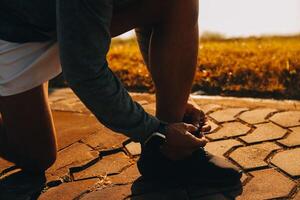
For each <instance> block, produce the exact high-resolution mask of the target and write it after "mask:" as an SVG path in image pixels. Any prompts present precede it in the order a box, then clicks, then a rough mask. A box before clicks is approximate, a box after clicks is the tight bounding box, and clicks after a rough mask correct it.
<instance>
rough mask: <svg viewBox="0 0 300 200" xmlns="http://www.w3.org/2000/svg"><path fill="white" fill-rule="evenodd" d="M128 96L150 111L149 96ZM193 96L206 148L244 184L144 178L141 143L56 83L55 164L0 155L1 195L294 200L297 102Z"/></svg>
mask: <svg viewBox="0 0 300 200" xmlns="http://www.w3.org/2000/svg"><path fill="white" fill-rule="evenodd" d="M132 96H133V97H134V99H135V100H136V101H138V102H139V103H140V104H142V105H143V106H144V108H145V109H146V110H147V111H148V112H150V113H154V112H155V99H154V97H153V96H152V95H148V94H132ZM193 100H194V102H195V103H197V104H198V105H199V106H200V107H201V108H202V109H203V110H204V111H205V112H206V114H207V115H208V117H209V120H210V124H211V125H212V127H213V129H212V132H211V133H209V134H207V137H208V138H209V140H210V143H209V144H208V145H207V147H206V149H207V150H208V151H210V152H211V153H214V154H216V155H219V156H224V157H225V158H227V159H229V160H230V161H231V162H233V163H234V164H235V165H237V166H238V167H240V168H242V169H243V170H244V171H245V173H244V176H243V177H242V180H241V181H242V183H243V188H240V187H223V188H214V187H205V186H197V185H189V184H188V183H173V184H162V183H151V182H146V181H143V180H142V179H141V178H140V174H139V172H138V170H137V166H136V161H137V159H138V156H139V154H140V150H141V148H140V145H139V144H138V143H133V142H130V140H129V139H128V138H126V137H125V136H123V135H120V134H116V133H113V132H112V131H110V130H109V129H107V128H105V127H104V126H102V125H101V124H99V123H98V122H97V120H96V119H95V118H94V117H93V116H92V115H91V114H90V112H89V111H88V110H87V109H86V108H85V107H84V106H83V105H82V104H81V103H80V101H79V100H78V99H77V98H76V97H75V95H74V94H73V93H72V92H71V91H70V90H68V89H62V90H55V91H53V92H52V93H51V95H50V101H51V108H52V110H53V114H54V121H55V124H56V129H57V137H58V147H59V152H58V159H57V161H56V163H55V164H54V165H53V166H52V167H51V168H50V169H48V170H47V172H46V177H45V178H44V177H38V176H33V175H28V174H25V173H23V172H22V171H21V170H20V169H18V168H16V167H14V166H13V164H12V163H9V162H7V161H5V160H3V159H1V158H0V199H1V200H11V199H12V200H15V199H16V200H23V199H24V200H30V199H40V200H69V199H70V200H71V199H76V200H81V199H82V200H123V199H125V200H129V199H130V200H162V199H164V200H229V199H238V200H263V199H282V200H285V199H294V200H300V108H299V105H300V103H299V102H277V101H254V100H251V99H248V100H247V99H246V100H245V99H244V100H238V99H226V98H224V99H223V98H215V99H213V100H212V99H203V98H202V99H197V98H195V99H193ZM241 189H242V190H243V191H241ZM241 192H242V193H241ZM40 193H41V194H40Z"/></svg>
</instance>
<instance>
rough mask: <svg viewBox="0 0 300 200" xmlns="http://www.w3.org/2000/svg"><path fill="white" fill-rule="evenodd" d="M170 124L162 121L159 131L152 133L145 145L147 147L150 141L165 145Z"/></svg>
mask: <svg viewBox="0 0 300 200" xmlns="http://www.w3.org/2000/svg"><path fill="white" fill-rule="evenodd" d="M167 126H168V123H166V122H163V121H160V123H159V126H158V129H157V131H155V132H154V133H152V134H151V135H150V136H149V137H148V138H147V139H146V141H145V142H144V145H147V144H148V143H149V141H151V140H153V139H155V140H157V141H158V142H159V143H163V142H165V140H166V135H165V134H166V131H167Z"/></svg>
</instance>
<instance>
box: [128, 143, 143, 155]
mask: <svg viewBox="0 0 300 200" xmlns="http://www.w3.org/2000/svg"><path fill="white" fill-rule="evenodd" d="M125 148H126V150H127V151H128V152H129V153H130V155H132V156H138V155H140V154H141V151H142V147H141V143H139V142H130V143H129V144H126V145H125Z"/></svg>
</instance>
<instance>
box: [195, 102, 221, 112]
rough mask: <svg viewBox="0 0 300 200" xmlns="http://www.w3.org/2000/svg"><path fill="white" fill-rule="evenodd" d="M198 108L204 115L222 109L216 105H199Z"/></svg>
mask: <svg viewBox="0 0 300 200" xmlns="http://www.w3.org/2000/svg"><path fill="white" fill-rule="evenodd" d="M199 108H200V109H201V110H202V111H203V112H204V113H209V112H211V111H214V110H217V109H220V108H222V106H220V105H217V104H205V105H199Z"/></svg>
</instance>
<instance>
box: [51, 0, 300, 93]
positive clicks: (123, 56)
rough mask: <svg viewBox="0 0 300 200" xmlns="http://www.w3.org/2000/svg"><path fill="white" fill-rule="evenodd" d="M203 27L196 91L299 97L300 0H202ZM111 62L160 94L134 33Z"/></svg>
mask: <svg viewBox="0 0 300 200" xmlns="http://www.w3.org/2000/svg"><path fill="white" fill-rule="evenodd" d="M199 27H200V36H199V37H200V39H201V41H200V45H199V57H198V64H197V71H196V76H195V80H194V85H193V88H192V92H193V93H194V94H198V95H222V96H242V97H255V98H276V99H300V0H226V1H225V0H200V16H199ZM108 61H109V65H110V67H111V68H112V70H113V71H114V72H115V73H116V74H117V76H118V77H119V78H120V79H121V80H122V81H123V83H124V85H125V87H126V88H127V89H128V90H129V91H134V92H155V88H154V85H153V82H152V80H151V75H150V74H149V72H148V71H147V69H146V67H145V65H144V62H143V59H142V57H141V54H140V52H139V49H138V46H137V43H136V40H135V38H134V33H133V31H131V32H128V33H126V34H123V35H121V36H120V37H117V38H115V39H114V40H113V42H112V45H111V49H110V53H109V55H108ZM51 84H52V86H55V87H64V86H66V84H65V82H64V81H63V79H62V77H58V78H57V79H55V80H54V81H52V82H51Z"/></svg>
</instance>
